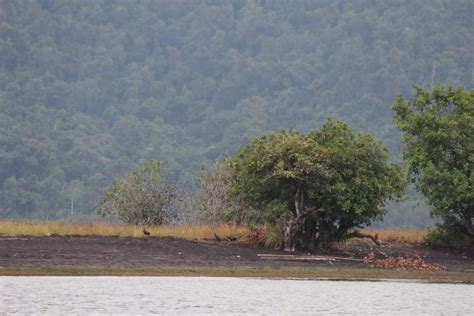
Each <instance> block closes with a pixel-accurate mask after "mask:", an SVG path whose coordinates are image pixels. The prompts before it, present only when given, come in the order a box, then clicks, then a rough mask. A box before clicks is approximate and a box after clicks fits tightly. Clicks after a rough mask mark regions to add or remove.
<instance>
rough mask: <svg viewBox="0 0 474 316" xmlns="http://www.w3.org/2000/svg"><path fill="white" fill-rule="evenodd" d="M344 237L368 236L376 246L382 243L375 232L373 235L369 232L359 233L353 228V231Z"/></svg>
mask: <svg viewBox="0 0 474 316" xmlns="http://www.w3.org/2000/svg"><path fill="white" fill-rule="evenodd" d="M346 237H347V238H348V239H349V238H369V239H371V240H372V241H373V242H374V243H375V244H376V245H377V246H380V245H382V242H381V241H380V239H379V235H378V234H375V236H372V235H369V234H364V233H361V232H360V231H358V230H355V231H353V232H351V233H349V234H348V235H347V236H346Z"/></svg>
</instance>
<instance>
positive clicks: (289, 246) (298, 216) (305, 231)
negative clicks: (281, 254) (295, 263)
mask: <svg viewBox="0 0 474 316" xmlns="http://www.w3.org/2000/svg"><path fill="white" fill-rule="evenodd" d="M303 186H304V183H303V181H298V182H297V183H296V193H295V197H294V203H295V212H294V216H293V217H292V218H291V219H290V220H289V221H288V222H287V223H286V225H285V227H284V231H283V248H284V249H285V250H286V251H295V250H313V249H314V248H315V246H316V223H315V222H314V219H313V218H311V216H308V210H307V209H306V208H305V205H304V190H303Z"/></svg>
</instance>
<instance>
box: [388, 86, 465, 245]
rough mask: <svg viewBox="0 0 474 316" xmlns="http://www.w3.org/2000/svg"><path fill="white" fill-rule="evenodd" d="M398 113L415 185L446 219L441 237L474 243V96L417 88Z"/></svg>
mask: <svg viewBox="0 0 474 316" xmlns="http://www.w3.org/2000/svg"><path fill="white" fill-rule="evenodd" d="M393 110H394V112H395V122H396V124H397V126H398V127H399V128H400V130H401V131H402V132H403V133H404V143H405V148H404V158H405V160H406V161H407V163H408V165H409V167H410V171H411V175H412V180H413V182H415V183H416V185H417V187H418V189H419V190H420V191H421V192H422V193H423V194H424V195H425V196H426V197H427V198H428V200H429V202H430V204H431V213H432V214H433V215H436V216H439V217H441V219H443V222H444V223H443V225H440V226H439V230H438V232H437V233H436V234H437V235H438V236H439V234H440V233H442V234H441V235H443V233H447V235H448V236H445V237H448V239H459V237H461V239H466V241H467V242H468V243H471V244H472V243H474V226H473V217H474V172H473V170H474V91H473V90H471V91H465V90H464V89H463V88H454V87H449V86H441V87H435V88H433V90H432V91H425V90H423V89H422V88H419V87H415V96H414V97H413V98H412V99H409V100H405V99H404V98H403V97H401V96H398V97H397V99H396V101H395V103H394V104H393ZM460 234H461V236H460ZM444 235H446V234H444ZM449 235H450V236H451V237H449ZM462 236H464V237H462ZM452 241H454V240H452ZM457 243H458V244H459V243H462V240H457Z"/></svg>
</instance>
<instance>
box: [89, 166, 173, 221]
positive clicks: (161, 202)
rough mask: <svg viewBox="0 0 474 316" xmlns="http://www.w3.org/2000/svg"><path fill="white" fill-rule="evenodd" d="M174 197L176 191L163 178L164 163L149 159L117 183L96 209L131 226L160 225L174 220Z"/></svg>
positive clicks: (106, 193) (113, 184) (111, 187)
mask: <svg viewBox="0 0 474 316" xmlns="http://www.w3.org/2000/svg"><path fill="white" fill-rule="evenodd" d="M174 198H175V191H174V188H173V187H172V186H169V185H167V184H165V183H163V180H162V179H161V163H160V162H159V161H157V160H153V159H150V160H147V161H145V162H144V163H143V164H142V165H140V166H139V167H138V168H136V169H134V170H132V171H130V172H128V173H127V174H126V175H125V176H124V177H122V178H120V179H118V180H116V181H114V182H113V183H112V185H111V186H110V187H109V188H108V189H107V191H106V192H105V194H104V196H103V198H102V199H101V201H100V202H99V204H98V205H97V206H96V207H95V209H96V211H97V213H98V214H99V215H102V216H113V217H116V218H118V219H120V220H122V221H123V222H125V223H128V224H134V225H147V224H154V225H160V224H162V223H163V222H165V221H166V220H169V219H170V218H171V216H172V214H170V210H169V209H168V207H169V206H170V203H171V202H172V200H173V199H174Z"/></svg>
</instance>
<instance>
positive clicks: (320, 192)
mask: <svg viewBox="0 0 474 316" xmlns="http://www.w3.org/2000/svg"><path fill="white" fill-rule="evenodd" d="M229 163H230V164H231V166H232V168H233V170H234V172H235V184H234V190H233V192H234V194H235V195H238V196H239V198H241V199H243V200H245V201H246V202H247V203H248V205H249V206H251V207H252V208H254V209H255V210H257V216H258V219H257V220H259V221H261V222H265V223H271V224H280V225H281V226H282V228H283V236H284V237H283V245H284V247H285V248H286V249H287V250H297V249H306V250H311V249H314V248H316V247H319V246H322V245H325V244H327V243H329V242H333V241H339V240H342V239H344V238H346V237H348V236H350V235H351V234H357V232H356V231H354V230H353V229H354V228H357V227H362V226H364V225H368V224H370V223H371V222H372V221H373V220H375V219H377V218H381V217H382V215H383V214H384V206H385V202H386V201H387V200H388V199H390V198H392V197H397V196H400V195H401V194H402V193H403V189H404V184H405V183H404V180H403V179H404V176H403V170H402V168H401V167H400V166H398V165H397V164H394V163H389V154H388V151H387V150H386V149H385V148H384V147H383V146H382V145H381V144H380V143H379V142H377V141H376V140H375V139H374V137H372V136H370V135H356V134H354V133H353V132H352V131H351V129H350V128H349V126H348V125H347V124H345V123H342V122H335V121H331V120H328V121H326V123H325V124H324V126H323V127H322V128H321V129H320V130H314V131H311V132H310V133H308V134H303V133H300V132H298V131H295V130H282V131H278V132H274V133H270V134H268V135H265V136H262V137H260V138H257V139H255V140H254V141H252V142H251V143H250V144H248V145H245V146H243V147H242V148H241V149H240V150H239V151H238V152H237V154H236V155H235V157H233V159H231V160H229Z"/></svg>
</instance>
